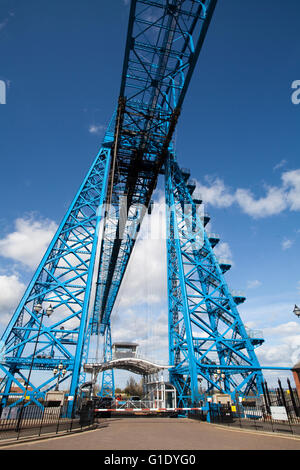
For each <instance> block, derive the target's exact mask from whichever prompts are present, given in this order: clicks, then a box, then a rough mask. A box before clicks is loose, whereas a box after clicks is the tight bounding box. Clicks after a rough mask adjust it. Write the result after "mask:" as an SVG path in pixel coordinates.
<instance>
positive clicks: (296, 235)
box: [0, 0, 300, 366]
mask: <svg viewBox="0 0 300 470" xmlns="http://www.w3.org/2000/svg"><path fill="white" fill-rule="evenodd" d="M128 14H129V5H128V2H127V1H124V0H109V1H108V0H84V1H83V0H76V1H73V0H52V1H51V2H49V1H46V0H27V1H26V2H24V1H21V0H1V4H0V80H2V81H4V82H5V83H6V87H7V104H6V105H0V156H1V173H0V183H1V184H0V198H1V201H2V203H1V215H0V288H1V289H0V328H1V330H2V329H3V328H4V327H5V325H6V323H7V320H8V318H9V316H10V315H11V313H12V312H13V309H14V307H15V306H16V304H17V301H18V299H19V298H20V296H21V294H22V291H23V289H24V287H25V285H26V284H27V282H28V280H29V279H30V277H31V275H32V273H33V270H34V269H35V267H36V265H37V264H38V261H39V259H40V257H41V255H42V254H43V251H44V250H45V248H46V246H47V244H48V243H49V241H50V239H51V236H52V234H53V232H54V230H55V227H56V225H57V224H58V223H59V221H60V220H61V218H62V217H63V215H64V212H65V211H66V209H67V207H68V205H69V203H70V202H71V200H72V198H73V196H74V194H75V192H76V190H77V188H78V186H79V185H80V183H81V181H82V178H83V177H84V175H85V173H86V172H87V170H88V168H89V165H90V164H91V162H92V161H93V159H94V156H95V155H96V154H97V152H98V150H99V147H100V146H101V140H102V137H103V133H104V130H105V128H106V126H107V124H108V122H109V120H110V118H111V115H112V113H113V111H114V108H115V106H116V103H117V98H118V92H119V86H120V75H121V69H122V61H123V53H124V46H125V44H124V43H125V38H126V30H127V22H128ZM299 14H300V4H299V2H298V1H297V0H289V2H288V6H286V5H285V6H284V8H283V6H282V1H280V0H262V1H261V0H253V1H252V2H244V1H240V0H226V1H225V0H219V3H218V6H217V8H216V12H215V15H214V18H213V21H212V24H211V27H210V29H209V32H208V35H207V38H206V41H205V44H204V47H203V50H202V52H201V55H200V58H199V61H198V64H197V67H196V70H195V72H194V76H193V79H192V82H191V85H190V89H189V91H188V94H187V96H186V99H185V102H184V106H183V110H182V114H181V116H180V120H179V123H178V128H177V131H176V136H175V137H176V151H177V155H178V160H179V162H180V164H181V165H182V166H183V167H187V168H190V170H191V175H192V177H193V178H194V179H195V180H196V181H197V191H198V192H199V193H201V194H202V195H203V198H204V201H206V204H205V209H206V210H207V211H208V212H209V213H210V215H211V219H212V221H211V231H212V232H214V233H218V234H220V236H221V243H220V244H219V247H218V248H217V250H218V253H219V255H220V256H221V257H224V258H229V259H230V260H231V261H232V263H233V267H232V269H231V270H230V272H229V273H228V274H227V276H226V277H227V279H228V283H229V285H230V286H231V287H232V289H233V290H242V291H243V292H244V293H245V295H246V297H247V301H246V302H245V304H244V305H242V306H241V308H240V312H241V315H242V318H243V319H244V321H245V322H246V323H247V324H248V325H249V326H251V327H252V328H255V329H260V330H263V333H264V337H265V339H266V342H265V344H264V346H263V347H261V348H260V350H257V353H258V356H259V359H260V361H261V364H262V365H274V364H277V365H283V366H291V365H293V363H295V362H296V361H298V360H300V323H299V321H298V319H297V318H296V317H294V316H293V314H292V310H293V307H294V304H295V303H299V304H300V272H299V258H298V253H299V246H300V220H299V211H300V158H299V155H300V152H299V151H300V141H299V122H300V105H295V104H293V103H292V100H291V96H292V92H293V90H292V88H291V86H292V83H293V82H294V81H295V80H300V72H299V52H300V40H299ZM160 187H162V182H160ZM159 198H160V193H158V194H157V196H156V199H157V200H159ZM154 217H155V214H154ZM147 250H148V251H147ZM163 252H164V247H163V245H162V243H160V242H159V241H157V240H156V241H154V242H153V245H152V244H151V242H143V241H141V242H140V244H139V245H138V246H137V249H136V253H135V259H134V258H133V259H132V260H131V263H132V270H131V273H135V272H136V269H138V268H139V266H144V264H145V260H146V259H148V263H149V266H148V268H149V269H148V271H149V273H151V274H152V278H155V282H153V283H152V284H151V285H150V279H148V278H147V274H146V273H145V277H144V278H141V279H139V282H137V279H136V276H134V274H130V273H128V275H127V279H126V283H127V284H126V285H125V286H124V289H123V293H122V296H121V298H119V300H118V305H117V308H116V311H115V313H114V326H115V332H116V333H115V335H116V336H115V337H116V339H118V338H122V339H126V335H127V336H128V333H127V331H126V325H125V323H126V322H127V321H128V319H130V321H131V324H132V329H131V330H132V331H131V333H130V334H131V335H132V336H134V333H133V330H134V331H136V332H137V333H136V334H137V335H140V337H138V338H136V339H138V340H139V341H140V343H141V344H142V345H143V346H144V352H145V354H146V353H147V354H153V356H154V357H155V354H156V355H157V353H155V352H154V351H152V350H151V347H150V343H151V341H150V336H151V335H152V336H151V337H152V339H153V338H155V341H156V344H161V343H163V344H164V347H165V346H166V345H165V342H164V338H165V337H166V323H165V319H166V302H165V295H164V289H163V286H164V284H163V281H162V279H163V277H164V274H165V268H164V266H163V264H162V263H161V256H162V254H163ZM149 253H152V254H153V253H155V255H153V262H152V263H151V262H150V261H149ZM145 271H146V270H145ZM148 277H149V276H148ZM125 287H126V289H125ZM139 289H140V292H141V294H140V296H139V295H137V292H138V291H139ZM141 305H143V308H142V310H143V315H144V317H143V318H144V320H143V319H142V317H141V315H140V316H138V313H139V312H140V310H141ZM154 317H155V318H156V319H157V322H155V324H156V331H154V330H155V328H154V327H153V326H152V327H151V328H152V330H153V331H152V332H149V328H148V331H147V332H146V328H143V329H141V324H142V325H143V326H144V325H145V324H147V322H148V324H150V323H151V324H153V321H152V320H153V319H154ZM147 319H148V320H147ZM146 320H147V321H146ZM140 323H141V324H140ZM151 328H150V329H151ZM142 330H143V332H144V333H142V332H141V331H142ZM129 339H130V338H129ZM132 339H134V338H132ZM155 341H154V343H155ZM160 342H161V343H160ZM151 344H153V341H152V343H151ZM156 349H158V348H156Z"/></svg>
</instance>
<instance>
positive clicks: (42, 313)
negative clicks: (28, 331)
mask: <svg viewBox="0 0 300 470" xmlns="http://www.w3.org/2000/svg"><path fill="white" fill-rule="evenodd" d="M32 310H33V311H34V312H35V313H36V314H37V315H38V314H40V316H41V319H40V322H39V323H40V324H39V329H38V334H37V337H36V340H35V345H34V350H33V353H32V358H31V364H30V369H29V374H28V377H27V381H26V386H25V391H24V395H23V401H22V407H21V410H20V414H19V418H18V422H17V427H16V431H19V430H20V423H21V420H22V416H23V411H24V406H25V400H26V399H27V392H28V387H29V383H30V377H31V372H32V369H33V362H34V358H35V355H36V350H37V345H38V342H39V337H40V333H41V329H42V323H43V318H44V316H45V315H46V316H47V317H48V318H49V317H50V316H51V315H52V313H53V312H54V309H53V308H52V305H51V304H50V305H49V306H48V308H47V309H46V310H43V306H42V304H40V303H37V304H34V306H33V309H32Z"/></svg>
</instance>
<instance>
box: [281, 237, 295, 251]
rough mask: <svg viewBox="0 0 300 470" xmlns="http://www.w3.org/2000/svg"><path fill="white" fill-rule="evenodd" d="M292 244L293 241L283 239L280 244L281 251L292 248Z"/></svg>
mask: <svg viewBox="0 0 300 470" xmlns="http://www.w3.org/2000/svg"><path fill="white" fill-rule="evenodd" d="M293 244H294V242H293V240H289V239H288V238H285V239H284V240H283V241H282V242H281V248H282V249H283V250H288V249H289V248H291V247H292V246H293Z"/></svg>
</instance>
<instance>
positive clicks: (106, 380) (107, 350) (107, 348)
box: [100, 322, 115, 398]
mask: <svg viewBox="0 0 300 470" xmlns="http://www.w3.org/2000/svg"><path fill="white" fill-rule="evenodd" d="M111 359H112V341H111V327H110V322H109V323H108V325H107V326H106V330H105V336H104V354H103V362H104V363H105V362H108V361H110V360H111ZM100 397H102V398H104V397H111V398H114V397H115V381H114V371H113V369H109V370H104V371H103V372H102V386H101V391H100Z"/></svg>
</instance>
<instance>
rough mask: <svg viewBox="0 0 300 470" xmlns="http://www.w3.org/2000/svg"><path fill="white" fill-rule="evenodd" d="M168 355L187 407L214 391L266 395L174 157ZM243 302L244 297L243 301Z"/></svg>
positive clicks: (169, 170) (169, 179)
mask: <svg viewBox="0 0 300 470" xmlns="http://www.w3.org/2000/svg"><path fill="white" fill-rule="evenodd" d="M165 174H166V176H165V181H166V191H165V193H166V203H167V204H166V206H167V231H168V233H167V256H168V297H169V359H170V365H172V366H174V368H173V369H171V380H172V382H173V383H174V385H175V386H176V388H177V390H178V392H179V396H178V399H179V402H181V403H182V405H184V406H187V405H188V404H196V403H198V402H199V399H200V391H199V390H200V387H199V385H200V383H199V379H201V380H202V381H205V382H206V384H207V387H206V388H205V386H203V385H202V386H201V388H202V390H203V389H204V388H205V393H208V394H209V393H212V392H213V390H215V391H219V392H223V393H229V394H232V395H233V396H234V395H235V394H236V393H239V395H240V396H243V395H248V394H249V393H250V392H252V393H255V394H261V393H262V381H263V377H262V373H261V367H260V365H259V362H258V360H257V357H256V354H255V351H254V349H255V348H256V347H257V346H259V345H261V344H262V343H263V339H262V338H250V337H249V335H248V332H247V330H246V329H245V326H244V324H243V322H242V320H241V317H240V315H239V313H238V310H237V304H238V303H239V302H240V301H241V300H242V299H241V297H235V296H233V295H232V294H231V293H230V291H229V289H228V286H227V284H226V281H225V279H224V275H223V271H222V268H221V267H220V265H219V262H218V260H217V258H216V256H215V254H214V251H213V246H214V243H215V239H214V238H211V237H209V235H207V233H206V231H205V229H204V225H203V221H202V220H201V217H200V216H199V215H198V213H197V210H196V205H195V202H194V200H193V198H192V196H191V194H190V190H189V187H188V185H187V183H186V181H185V178H184V176H183V174H182V172H181V171H180V169H179V167H178V165H177V162H176V160H175V157H174V155H172V154H170V156H169V158H168V161H167V164H166V173H165ZM243 300H244V299H243Z"/></svg>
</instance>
